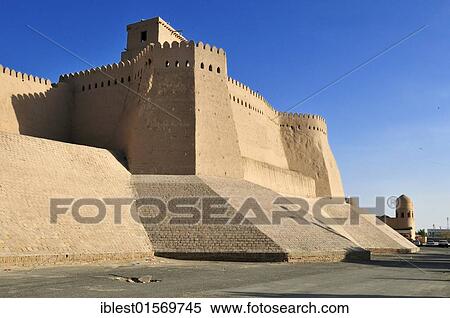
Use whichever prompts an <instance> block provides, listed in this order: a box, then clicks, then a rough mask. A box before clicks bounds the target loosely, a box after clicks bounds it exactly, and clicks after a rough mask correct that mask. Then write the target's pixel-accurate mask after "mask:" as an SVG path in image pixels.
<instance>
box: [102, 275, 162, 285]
mask: <svg viewBox="0 0 450 318" xmlns="http://www.w3.org/2000/svg"><path fill="white" fill-rule="evenodd" d="M110 275H111V276H112V277H113V279H115V280H119V281H122V282H126V283H132V284H150V283H159V282H160V281H161V280H160V279H153V277H152V275H143V276H139V277H128V276H121V275H116V274H110Z"/></svg>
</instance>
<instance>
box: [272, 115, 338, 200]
mask: <svg viewBox="0 0 450 318" xmlns="http://www.w3.org/2000/svg"><path fill="white" fill-rule="evenodd" d="M278 120H279V124H280V130H281V134H282V137H283V142H284V149H285V153H286V158H287V160H288V164H289V169H291V170H294V171H298V172H300V173H302V174H303V175H305V176H308V177H311V178H313V179H314V180H315V182H316V194H317V196H344V191H343V187H342V182H341V178H340V173H339V169H338V167H337V164H336V161H335V159H334V156H333V153H332V151H331V148H330V146H329V144H328V138H327V127H326V123H325V120H324V119H323V118H322V117H320V116H318V115H308V114H286V113H279V116H278Z"/></svg>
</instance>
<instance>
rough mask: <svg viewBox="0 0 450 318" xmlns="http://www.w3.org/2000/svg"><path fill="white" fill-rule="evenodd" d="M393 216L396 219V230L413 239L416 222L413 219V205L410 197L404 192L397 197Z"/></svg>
mask: <svg viewBox="0 0 450 318" xmlns="http://www.w3.org/2000/svg"><path fill="white" fill-rule="evenodd" d="M395 217H396V221H397V222H396V223H397V228H396V230H398V231H399V232H400V233H402V234H403V235H404V236H407V237H408V238H411V239H414V238H415V234H416V223H415V221H414V205H413V202H412V200H411V198H409V197H407V196H406V195H404V194H402V195H401V196H399V197H398V198H397V207H396V209H395Z"/></svg>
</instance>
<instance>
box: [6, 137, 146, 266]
mask: <svg viewBox="0 0 450 318" xmlns="http://www.w3.org/2000/svg"><path fill="white" fill-rule="evenodd" d="M0 153H1V156H0V165H1V166H2V169H0V215H1V218H0V265H5V264H6V265H36V264H50V263H73V262H93V261H104V260H136V259H142V258H148V257H151V256H152V255H153V252H152V247H151V244H150V242H149V240H148V237H147V235H146V232H145V230H144V228H143V227H142V225H141V224H140V223H139V222H135V221H134V220H133V219H132V218H131V214H130V209H129V208H128V207H127V206H123V207H122V219H121V221H120V223H119V224H116V223H115V221H114V211H113V206H107V208H106V216H105V217H104V219H103V220H102V221H100V222H93V223H91V224H87V223H80V222H78V221H76V219H75V218H74V216H73V214H72V213H71V212H70V210H69V211H68V212H67V213H62V214H59V215H58V218H57V222H56V223H51V222H50V199H51V198H95V199H103V198H132V197H133V193H132V190H131V188H130V174H129V173H128V171H127V170H126V169H125V168H124V167H123V166H122V165H121V164H120V163H119V162H118V161H117V160H116V159H115V158H114V156H113V155H112V154H111V153H110V152H109V151H107V150H105V149H98V148H92V147H86V146H80V145H73V144H68V143H62V142H57V141H53V140H46V139H41V138H34V137H28V136H21V135H15V134H6V133H0ZM64 206H65V205H64V204H63V207H64ZM80 214H81V215H82V216H85V217H88V216H91V217H94V216H96V215H98V210H97V208H96V207H94V206H84V207H83V208H82V209H81V210H80Z"/></svg>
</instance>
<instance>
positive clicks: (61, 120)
mask: <svg viewBox="0 0 450 318" xmlns="http://www.w3.org/2000/svg"><path fill="white" fill-rule="evenodd" d="M70 94H71V92H70V90H69V88H68V87H65V86H64V85H58V86H56V85H55V86H53V87H51V88H50V89H49V90H47V91H46V92H45V93H34V94H18V95H13V96H12V97H11V103H12V106H13V109H14V112H15V116H16V119H17V123H18V126H19V128H18V129H19V133H20V134H22V135H27V136H33V137H40V138H46V139H53V140H57V141H64V142H70V141H71V138H70V111H71V98H70V97H71V95H70Z"/></svg>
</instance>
